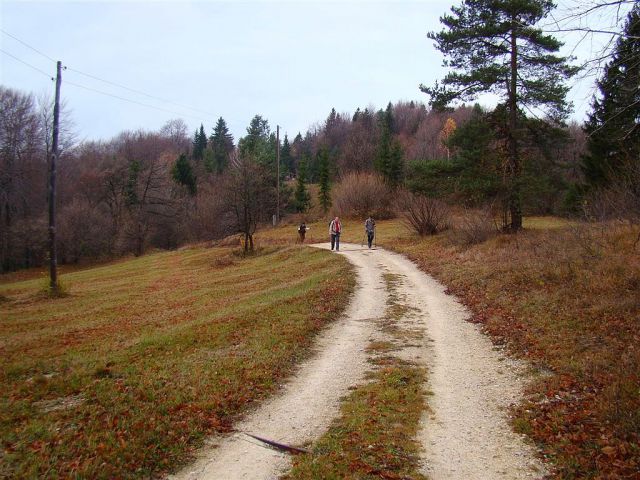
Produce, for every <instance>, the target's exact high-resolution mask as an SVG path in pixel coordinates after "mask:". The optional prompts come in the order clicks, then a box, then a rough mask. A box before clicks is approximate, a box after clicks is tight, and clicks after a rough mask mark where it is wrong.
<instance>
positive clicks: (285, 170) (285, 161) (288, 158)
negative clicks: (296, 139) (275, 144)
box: [280, 134, 293, 176]
mask: <svg viewBox="0 0 640 480" xmlns="http://www.w3.org/2000/svg"><path fill="white" fill-rule="evenodd" d="M292 172H293V156H292V155H291V145H290V144H289V139H288V138H287V134H285V135H284V141H283V142H282V148H281V149H280V173H281V174H282V176H286V175H287V174H289V173H292Z"/></svg>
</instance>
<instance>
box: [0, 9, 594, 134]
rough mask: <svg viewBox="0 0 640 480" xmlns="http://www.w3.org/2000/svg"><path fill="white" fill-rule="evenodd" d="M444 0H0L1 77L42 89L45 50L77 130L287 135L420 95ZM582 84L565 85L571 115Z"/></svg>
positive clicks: (585, 89)
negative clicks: (267, 129)
mask: <svg viewBox="0 0 640 480" xmlns="http://www.w3.org/2000/svg"><path fill="white" fill-rule="evenodd" d="M454 3H455V4H458V3H459V2H458V1H456V2H454ZM454 3H452V1H451V0H445V1H441V0H429V1H426V0H425V1H421V2H404V1H395V2H364V1H358V2H351V3H344V2H266V1H263V2H250V3H240V2H215V1H199V2H186V1H185V2H178V1H171V2H169V1H162V2H149V1H128V2H94V1H74V2H70V1H64V2H52V1H49V2H35V1H19V2H18V1H7V0H0V19H1V20H0V25H1V28H2V30H3V31H4V33H3V32H0V50H2V52H0V83H2V85H4V86H7V87H11V88H15V89H19V90H22V91H24V92H31V93H34V94H36V95H38V94H41V93H42V92H51V93H53V88H54V85H53V83H52V82H51V80H50V78H48V77H47V76H46V75H45V74H44V73H43V72H46V73H48V74H50V75H51V76H53V75H54V74H55V63H54V62H53V61H52V60H50V59H47V58H46V57H47V56H48V57H50V58H51V59H54V60H61V61H62V62H63V65H65V66H67V67H68V69H67V70H66V71H64V72H63V83H62V96H63V99H65V100H66V102H67V105H68V107H69V108H70V110H71V112H72V118H73V120H74V121H75V124H76V131H77V132H78V134H79V138H80V139H108V138H110V137H112V136H114V135H116V134H118V133H119V132H121V131H123V130H133V129H138V128H144V129H147V130H156V129H159V128H160V127H161V126H162V125H163V124H164V123H165V122H166V121H167V120H169V119H172V118H183V119H184V120H185V122H186V123H187V125H188V126H189V128H190V130H191V132H193V130H195V129H196V128H197V127H199V125H200V123H203V124H204V126H205V129H206V131H207V133H211V131H212V128H213V126H214V124H215V121H216V119H217V118H218V117H220V116H222V117H223V118H224V119H225V120H226V121H227V123H228V124H229V126H230V128H231V131H232V133H233V134H234V138H235V139H236V140H237V139H238V137H239V136H242V135H244V134H245V129H246V127H247V125H248V124H249V121H250V120H251V118H252V117H253V116H254V115H255V114H261V115H262V116H263V117H265V118H267V119H268V120H269V124H270V126H271V127H272V130H275V126H276V124H279V125H280V126H281V128H282V130H283V131H284V132H288V133H289V136H290V137H293V136H295V134H296V133H297V132H298V131H301V132H303V133H304V131H305V130H306V129H307V128H308V127H309V125H311V124H313V123H315V122H319V121H322V120H324V119H325V118H326V116H327V114H328V112H329V110H330V109H331V108H332V107H335V108H336V110H337V111H339V112H344V111H348V112H353V111H354V110H355V109H356V107H366V106H367V105H370V104H372V105H374V106H375V107H377V108H380V107H384V106H385V105H386V104H387V103H388V102H389V101H393V102H395V101H398V100H412V99H413V100H421V101H426V100H427V99H426V97H425V96H424V95H423V94H422V93H421V92H420V91H419V89H418V85H419V84H420V83H424V84H427V85H430V84H433V82H434V81H435V80H436V79H439V78H442V76H443V75H444V70H443V68H442V67H441V64H442V56H441V54H440V53H439V52H437V51H436V50H435V48H434V47H433V45H432V44H433V42H432V41H430V40H429V39H427V37H426V34H427V32H429V31H434V30H441V25H440V23H439V17H440V16H441V15H442V14H443V13H445V12H447V11H448V10H449V8H450V6H451V5H452V4H454ZM7 34H9V35H7ZM10 35H11V36H10ZM12 36H13V37H16V38H17V39H19V40H21V41H22V42H25V43H26V44H28V45H29V46H31V47H33V48H35V49H36V50H38V51H39V52H41V53H42V54H44V56H43V55H42V54H40V53H37V52H35V51H33V50H32V49H30V48H28V47H27V46H25V45H24V44H22V43H20V42H19V41H17V40H16V39H14V38H12ZM3 52H4V53H3ZM7 53H8V54H10V55H12V56H13V57H16V58H17V59H19V60H21V61H23V62H26V63H28V64H29V65H31V66H32V67H35V68H37V69H39V70H41V71H42V72H39V71H37V70H35V69H33V68H31V67H29V66H27V65H24V64H23V63H20V62H19V61H18V60H16V59H15V58H13V57H11V56H9V55H7ZM78 72H82V73H84V74H89V75H91V76H94V77H98V78H100V79H104V80H107V81H110V82H113V83H117V84H120V85H123V86H126V87H128V88H129V89H132V90H136V91H139V92H143V93H144V94H146V95H142V94H140V93H135V92H133V91H131V90H125V89H122V88H118V87H115V86H114V85H110V84H108V83H104V82H101V81H98V80H96V79H94V78H91V77H88V76H86V75H82V74H81V73H78ZM72 83H73V84H76V85H79V86H82V87H87V88H91V89H94V90H99V91H101V92H104V93H108V94H111V95H115V96H118V97H122V98H126V99H129V100H132V101H135V102H139V103H143V104H146V105H152V106H155V107H158V108H160V109H163V110H158V109H153V108H148V107H146V106H142V105H139V104H135V103H131V102H126V101H123V100H120V99H117V98H114V97H109V96H105V95H102V94H99V93H97V92H94V91H89V90H86V89H83V88H80V87H79V86H74V85H71V84H72ZM589 88H590V86H589V85H587V84H586V83H583V85H582V86H581V87H580V88H578V89H576V90H575V91H574V92H573V93H572V99H573V100H574V102H575V104H576V114H575V117H576V118H578V119H582V118H584V114H585V112H586V110H587V109H588V108H589V101H588V97H589ZM152 97H157V98H161V99H164V100H169V101H171V102H173V103H167V102H162V101H159V100H157V99H156V98H152ZM186 107H189V108H186ZM165 110H168V111H165Z"/></svg>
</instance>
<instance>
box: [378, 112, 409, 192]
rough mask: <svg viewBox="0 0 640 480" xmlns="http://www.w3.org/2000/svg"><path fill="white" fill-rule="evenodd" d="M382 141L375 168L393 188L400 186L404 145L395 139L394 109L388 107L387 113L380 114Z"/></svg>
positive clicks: (379, 122) (379, 145)
mask: <svg viewBox="0 0 640 480" xmlns="http://www.w3.org/2000/svg"><path fill="white" fill-rule="evenodd" d="M378 124H379V129H380V141H379V144H378V151H377V154H376V159H375V161H374V167H375V169H376V170H377V171H378V173H380V175H382V176H383V178H384V179H385V181H386V182H387V183H388V184H389V185H390V186H392V187H396V186H398V185H400V183H401V182H402V177H403V171H404V160H403V157H404V155H403V152H402V145H400V142H399V141H398V140H397V139H396V138H394V137H393V126H394V120H393V107H392V105H391V103H389V105H387V109H386V110H385V111H382V110H380V111H379V112H378Z"/></svg>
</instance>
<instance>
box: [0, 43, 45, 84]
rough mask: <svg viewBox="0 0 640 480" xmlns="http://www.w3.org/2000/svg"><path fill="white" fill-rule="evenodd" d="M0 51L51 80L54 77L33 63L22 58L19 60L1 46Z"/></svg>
mask: <svg viewBox="0 0 640 480" xmlns="http://www.w3.org/2000/svg"><path fill="white" fill-rule="evenodd" d="M0 52H2V53H4V54H5V55H7V56H9V57H11V58H13V59H14V60H16V61H18V62H20V63H22V64H24V65H26V66H27V67H29V68H33V69H34V70H35V71H36V72H39V73H41V74H43V75H45V76H47V77H48V78H49V79H51V80H53V79H54V78H53V77H52V76H51V74H50V73H47V72H45V71H44V70H40V69H39V68H38V67H34V66H33V65H31V64H30V63H27V62H25V61H24V60H20V59H19V58H18V57H16V56H15V55H12V54H11V53H9V52H7V51H5V50H2V49H1V48H0Z"/></svg>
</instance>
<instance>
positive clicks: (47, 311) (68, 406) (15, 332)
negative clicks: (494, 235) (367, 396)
mask: <svg viewBox="0 0 640 480" xmlns="http://www.w3.org/2000/svg"><path fill="white" fill-rule="evenodd" d="M350 271H351V270H350V267H349V266H348V264H347V262H346V261H345V260H344V259H342V258H341V257H336V256H331V255H330V254H328V253H327V252H324V251H318V250H313V249H302V248H296V247H291V248H287V247H285V248H280V249H276V248H275V247H269V248H265V249H264V250H262V252H261V253H260V254H258V255H256V256H253V257H248V258H242V257H239V256H236V255H235V254H233V253H232V251H231V249H229V248H194V249H185V250H182V251H177V252H165V253H157V254H152V255H148V256H145V257H141V258H137V259H134V260H130V261H120V262H117V263H114V264H110V265H105V266H102V267H97V268H90V269H84V270H78V271H75V272H70V273H66V274H64V275H63V276H62V282H63V284H64V286H65V288H66V290H67V292H68V294H69V295H68V296H66V297H64V298H56V299H49V298H47V297H46V295H44V293H43V291H44V286H45V281H44V280H43V279H39V278H33V279H30V280H23V281H10V280H16V279H15V278H14V279H11V278H9V279H7V278H5V279H4V281H3V282H2V284H0V362H1V363H0V364H1V368H0V392H1V393H0V438H1V439H2V445H1V447H2V448H1V450H0V477H6V478H35V477H48V478H58V477H60V478H68V477H81V478H131V477H138V478H140V477H142V478H147V477H150V476H156V475H158V474H160V473H161V472H163V471H169V470H172V469H174V468H175V467H176V466H177V465H179V464H181V463H182V462H184V461H185V459H186V458H188V457H189V456H190V455H191V454H192V452H193V450H194V449H195V448H196V447H197V446H198V445H199V444H200V443H201V441H202V440H203V438H204V437H205V435H207V434H209V433H211V432H215V431H225V430H228V429H229V428H230V427H231V425H232V422H233V420H234V419H235V418H236V417H237V416H238V415H239V414H240V413H241V412H243V411H244V410H245V409H246V408H247V407H248V406H250V405H251V404H253V403H254V402H256V401H259V400H260V399H262V398H264V397H265V396H267V395H269V394H270V393H272V392H274V391H275V390H276V389H277V388H278V385H279V384H280V383H281V381H282V379H283V378H285V377H286V376H287V375H288V374H290V373H291V372H292V369H293V367H294V365H295V363H296V362H297V361H298V360H299V359H300V358H302V357H303V356H304V355H305V354H306V352H307V350H308V347H309V345H310V343H311V341H312V339H313V335H314V334H315V333H317V332H318V331H319V330H320V329H321V328H322V327H323V325H325V324H326V323H327V322H329V321H331V320H332V319H333V318H335V317H336V315H337V314H338V313H339V312H340V311H341V310H342V309H343V308H344V306H345V304H346V301H347V299H348V295H349V292H350V291H351V289H352V287H353V276H352V275H351V274H350V273H349V272H350ZM21 277H22V278H28V277H29V275H26V274H22V275H21Z"/></svg>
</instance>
